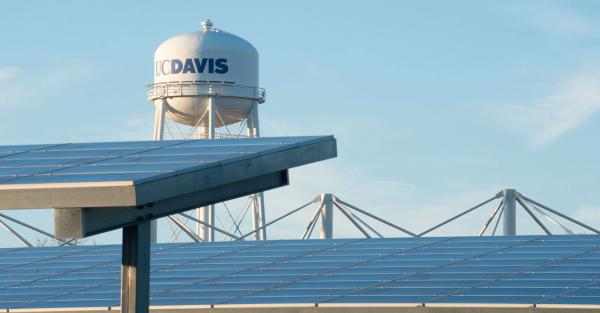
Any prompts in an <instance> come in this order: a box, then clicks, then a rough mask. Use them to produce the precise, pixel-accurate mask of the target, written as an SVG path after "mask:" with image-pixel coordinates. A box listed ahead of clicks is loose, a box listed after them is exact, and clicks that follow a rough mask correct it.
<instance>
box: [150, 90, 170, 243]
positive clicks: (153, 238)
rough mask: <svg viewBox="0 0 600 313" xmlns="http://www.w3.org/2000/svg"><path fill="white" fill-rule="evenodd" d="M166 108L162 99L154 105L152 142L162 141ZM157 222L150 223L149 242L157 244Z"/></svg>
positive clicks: (165, 101)
mask: <svg viewBox="0 0 600 313" xmlns="http://www.w3.org/2000/svg"><path fill="white" fill-rule="evenodd" d="M166 108H167V100H166V99H163V100H162V101H161V102H160V103H157V104H155V111H154V135H153V138H152V139H154V140H163V138H164V133H165V110H166ZM157 222H158V220H152V221H151V222H150V242H151V243H157V242H158V224H157Z"/></svg>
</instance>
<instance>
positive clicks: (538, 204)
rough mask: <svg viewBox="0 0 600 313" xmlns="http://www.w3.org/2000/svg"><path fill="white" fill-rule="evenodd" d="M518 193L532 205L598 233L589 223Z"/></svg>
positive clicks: (599, 232) (599, 231)
mask: <svg viewBox="0 0 600 313" xmlns="http://www.w3.org/2000/svg"><path fill="white" fill-rule="evenodd" d="M519 195H520V196H521V198H523V199H525V200H526V201H527V202H530V203H532V204H534V205H537V206H538V207H540V208H542V209H544V210H546V211H549V212H552V213H554V214H556V215H558V216H560V217H562V218H564V219H566V220H568V221H570V222H573V223H575V224H577V225H579V226H581V227H583V228H586V229H588V230H591V231H593V232H595V233H596V234H600V230H597V229H595V228H593V227H591V226H589V225H586V224H584V223H582V222H580V221H578V220H576V219H574V218H571V217H569V216H567V215H564V214H562V213H560V212H558V211H556V210H553V209H551V208H549V207H547V206H545V205H543V204H541V203H539V202H536V201H535V200H532V199H529V198H527V197H525V196H524V195H522V194H519Z"/></svg>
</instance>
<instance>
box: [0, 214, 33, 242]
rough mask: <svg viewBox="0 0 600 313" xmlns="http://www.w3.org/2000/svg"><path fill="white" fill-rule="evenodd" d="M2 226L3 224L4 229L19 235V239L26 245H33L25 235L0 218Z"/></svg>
mask: <svg viewBox="0 0 600 313" xmlns="http://www.w3.org/2000/svg"><path fill="white" fill-rule="evenodd" d="M0 226H2V227H3V228H4V229H6V230H7V231H9V232H10V233H11V234H13V235H14V236H15V237H17V239H19V240H20V241H21V242H22V243H24V244H25V245H26V246H28V247H33V245H32V244H31V243H30V242H29V241H27V239H25V238H23V236H21V235H19V233H18V232H17V231H16V230H14V229H12V227H10V226H9V225H8V224H6V223H5V222H4V221H3V220H2V219H0Z"/></svg>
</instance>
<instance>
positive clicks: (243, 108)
mask: <svg viewBox="0 0 600 313" xmlns="http://www.w3.org/2000/svg"><path fill="white" fill-rule="evenodd" d="M201 26H202V27H201V30H200V31H198V32H192V33H186V34H182V35H177V36H175V37H172V38H169V39H167V40H166V41H165V42H163V43H162V44H161V45H160V46H159V47H158V48H157V49H156V52H155V53H154V84H150V85H148V86H147V88H148V101H149V102H151V103H155V104H160V103H165V104H166V117H168V118H170V119H171V120H173V121H175V122H178V123H182V124H187V125H191V126H196V127H206V126H207V125H206V124H207V123H208V119H207V118H204V117H203V116H205V112H206V111H207V106H208V104H209V102H210V101H211V100H210V99H213V100H214V101H215V105H216V107H217V111H218V113H219V116H218V118H215V120H214V123H215V125H214V126H215V127H221V126H224V125H228V124H232V123H236V122H239V121H242V120H243V119H245V118H246V117H247V116H248V112H249V111H250V110H251V109H252V108H253V106H255V105H256V104H257V103H262V102H264V100H265V91H264V90H263V89H261V88H259V84H258V52H257V51H256V49H255V48H254V46H252V44H250V43H249V42H248V41H246V40H244V39H242V38H240V37H238V36H235V35H233V34H230V33H228V32H226V31H222V30H219V29H216V28H213V27H212V26H213V24H212V22H211V21H210V20H206V21H203V22H202V25H201Z"/></svg>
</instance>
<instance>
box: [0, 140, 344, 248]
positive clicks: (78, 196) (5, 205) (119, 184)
mask: <svg viewBox="0 0 600 313" xmlns="http://www.w3.org/2000/svg"><path fill="white" fill-rule="evenodd" d="M335 156H336V144H335V139H334V138H333V136H322V137H282V138H244V139H219V140H187V141H135V142H108V143H80V144H56V145H29V146H1V147H0V209H31V208H56V209H57V210H56V215H55V221H56V232H57V235H58V236H59V237H85V236H89V235H93V234H97V233H100V232H104V231H109V230H113V229H116V228H121V227H124V226H127V225H131V224H135V223H138V222H140V221H143V220H149V219H153V218H158V217H161V216H166V215H169V214H172V213H175V212H180V211H183V210H186V209H190V208H194V207H199V206H203V205H207V204H211V203H216V202H219V201H224V200H228V199H232V198H236V197H239V196H243V195H246V194H251V193H255V192H260V191H264V190H267V189H271V188H275V187H279V186H283V185H286V184H287V183H288V177H287V169H289V168H291V167H295V166H299V165H304V164H307V163H312V162H316V161H320V160H324V159H328V158H332V157H335Z"/></svg>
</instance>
